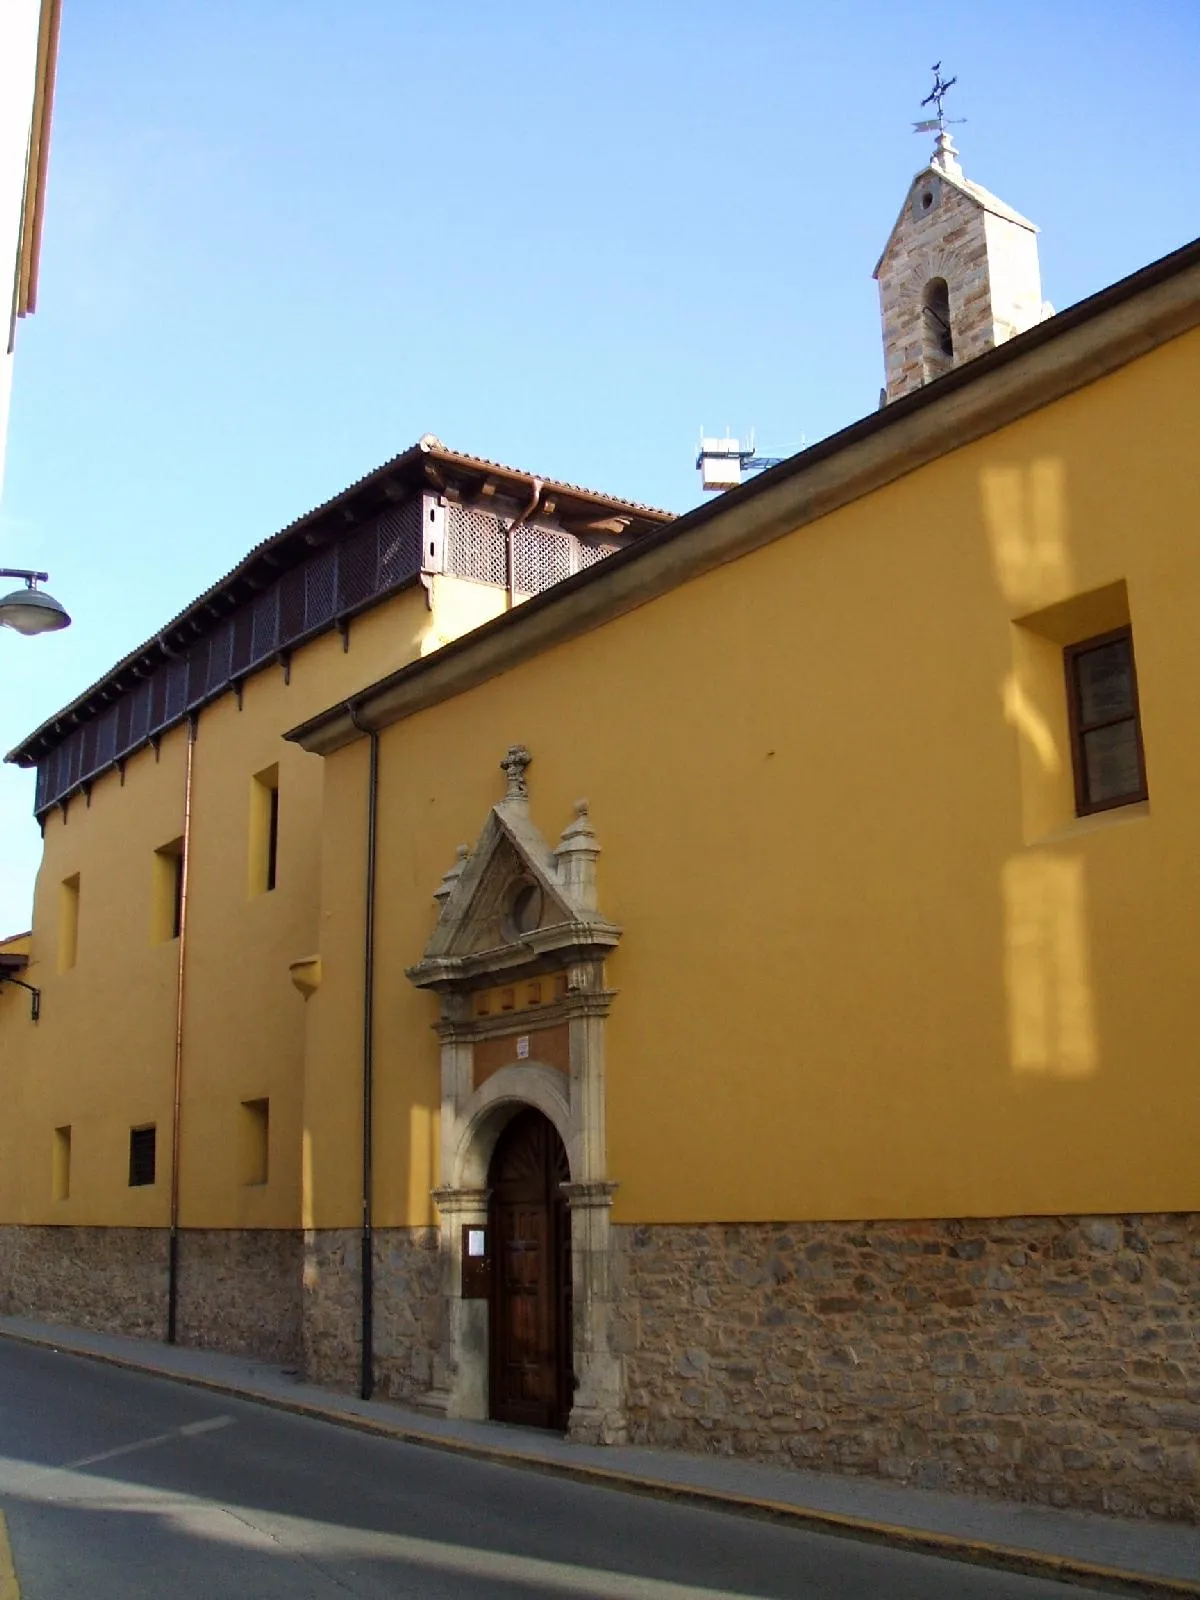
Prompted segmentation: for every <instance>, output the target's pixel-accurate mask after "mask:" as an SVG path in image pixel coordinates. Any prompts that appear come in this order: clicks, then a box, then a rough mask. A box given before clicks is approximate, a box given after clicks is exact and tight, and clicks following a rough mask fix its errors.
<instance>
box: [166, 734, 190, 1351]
mask: <svg viewBox="0 0 1200 1600" xmlns="http://www.w3.org/2000/svg"><path fill="white" fill-rule="evenodd" d="M195 748H196V718H195V717H194V716H192V717H189V718H188V741H187V763H186V766H185V768H184V778H183V846H182V850H181V854H180V862H179V962H178V976H177V978H176V983H175V1083H174V1089H173V1093H172V1099H171V1223H170V1230H169V1232H168V1234H167V1343H168V1344H174V1343H175V1329H176V1322H177V1320H178V1316H177V1314H178V1310H179V1124H180V1104H181V1101H182V1097H183V999H184V972H185V961H186V958H187V919H188V872H189V869H190V867H191V858H192V851H191V844H192V763H193V755H194V752H195Z"/></svg>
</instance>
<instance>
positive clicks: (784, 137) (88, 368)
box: [0, 0, 1200, 932]
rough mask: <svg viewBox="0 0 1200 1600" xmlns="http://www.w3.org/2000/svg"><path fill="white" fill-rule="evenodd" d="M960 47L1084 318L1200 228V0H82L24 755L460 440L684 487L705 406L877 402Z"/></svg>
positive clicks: (19, 894) (49, 238)
mask: <svg viewBox="0 0 1200 1600" xmlns="http://www.w3.org/2000/svg"><path fill="white" fill-rule="evenodd" d="M939 57H940V58H941V60H942V61H943V63H944V70H945V71H946V72H947V73H953V74H957V76H958V79H959V83H958V86H957V88H956V89H955V90H954V91H953V92H952V95H951V97H950V105H949V107H948V109H949V110H950V111H952V113H953V114H954V115H955V116H965V117H967V118H968V121H967V123H966V124H965V125H964V126H962V127H960V128H957V129H955V130H954V131H955V135H956V138H957V141H958V144H959V148H960V151H961V153H962V161H963V166H964V170H965V171H966V173H967V175H968V176H969V177H972V178H974V179H975V180H976V181H977V182H980V183H982V184H984V185H985V186H986V187H988V188H990V189H992V190H993V191H995V192H996V193H997V194H999V195H1000V196H1001V197H1002V198H1003V199H1005V200H1007V201H1008V202H1009V203H1010V204H1011V205H1013V206H1015V207H1016V208H1017V209H1018V210H1020V211H1022V212H1023V213H1024V214H1025V215H1026V216H1029V217H1031V218H1032V219H1033V220H1034V221H1035V222H1037V223H1038V224H1039V225H1040V227H1041V228H1042V236H1041V252H1042V276H1043V291H1044V293H1045V294H1046V296H1047V297H1048V298H1049V299H1050V300H1051V301H1052V302H1053V304H1054V305H1055V306H1056V307H1057V308H1059V309H1062V308H1063V307H1065V306H1067V305H1070V304H1071V303H1072V302H1074V301H1076V300H1079V299H1082V298H1083V297H1085V296H1086V295H1088V294H1091V293H1093V292H1094V291H1095V290H1097V289H1100V288H1102V287H1103V286H1104V285H1105V284H1107V283H1110V282H1112V281H1113V280H1114V279H1116V278H1119V277H1122V276H1124V275H1125V274H1126V273H1129V272H1131V271H1134V270H1135V269H1136V268H1138V267H1139V266H1141V265H1143V264H1144V263H1146V262H1147V261H1150V260H1152V259H1154V258H1155V257H1157V256H1160V255H1163V254H1165V253H1166V252H1167V251H1169V250H1172V249H1174V248H1176V247H1177V246H1178V245H1180V244H1183V243H1185V242H1186V241H1187V240H1188V239H1190V238H1192V237H1194V236H1195V235H1196V234H1197V233H1198V232H1200V226H1198V215H1200V205H1198V202H1200V166H1198V165H1197V160H1196V152H1197V150H1200V96H1197V94H1196V91H1195V83H1196V76H1197V68H1198V66H1200V5H1197V4H1196V3H1195V0H1147V3H1146V4H1144V5H1143V6H1142V7H1140V8H1139V9H1138V11H1137V12H1136V18H1135V13H1134V11H1133V10H1132V8H1130V7H1129V6H1128V4H1126V3H1122V4H1119V5H1118V4H1116V3H1112V0H1089V3H1086V4H1085V3H1083V0H1058V3H1056V4H1054V5H1050V6H1047V5H1046V4H1044V0H1043V3H1039V4H1032V3H1029V4H1026V3H1023V0H1007V3H1006V4H1004V5H1002V6H1001V5H992V4H972V5H967V6H957V7H950V6H944V7H930V6H928V5H915V4H906V3H903V0H891V3H887V4H884V3H876V0H846V3H843V4H830V3H826V4H820V5H818V4H810V3H802V0H792V3H791V4H784V3H778V0H741V3H740V4H736V5H730V4H728V3H725V4H721V5H717V4H711V3H708V0H689V3H687V4H684V3H683V0H657V3H656V4H654V5H651V6H647V5H645V4H644V3H639V4H634V3H632V0H609V3H608V4H606V5H604V6H601V7H596V6H587V7H584V6H581V5H575V4H572V3H569V0H568V3H563V0H559V3H558V4H550V3H548V0H510V3H508V4H505V5H498V4H484V3H483V0H439V3H438V4H436V5H431V4H428V3H425V4H420V5H417V4H412V3H410V0H342V3H341V4H339V5H337V6H333V5H330V4H328V0H321V3H317V0H288V3H287V4H286V5H285V4H284V3H283V0H237V3H234V0H104V3H103V4H102V3H100V0H65V4H64V18H63V31H62V53H61V63H60V71H59V81H58V90H57V101H56V108H55V121H54V132H53V143H52V149H51V161H50V182H49V195H48V209H47V217H46V231H45V239H44V250H43V265H42V278H41V285H40V294H39V308H38V312H37V314H36V316H34V317H32V318H29V319H27V320H26V321H25V322H24V323H22V324H21V327H20V333H19V337H18V347H17V369H16V382H15V389H14V396H13V413H12V424H11V431H10V436H9V459H8V472H7V480H6V483H5V487H4V498H3V502H2V505H0V561H3V562H4V563H5V564H8V565H40V566H45V567H47V568H48V569H49V570H50V572H51V574H52V582H51V585H50V587H51V589H52V590H53V592H54V593H55V594H56V595H57V596H58V597H59V598H60V599H61V600H62V601H63V602H64V603H65V604H66V605H67V606H68V608H69V609H70V610H71V611H72V613H73V615H74V617H75V624H74V626H73V627H72V628H70V629H69V630H68V631H67V632H66V633H63V634H61V635H56V636H53V637H45V638H41V639H36V640H24V639H20V638H18V636H17V635H15V634H12V633H10V632H8V631H7V630H5V631H4V632H3V633H0V658H2V663H3V682H4V685H5V689H6V692H5V694H4V695H3V697H0V744H2V746H3V748H4V749H9V748H11V746H12V745H13V744H14V743H16V742H17V741H18V740H19V739H20V738H21V736H22V735H23V734H25V733H26V732H28V731H29V730H30V729H31V728H32V727H33V726H35V725H36V724H37V723H38V722H39V721H41V720H42V719H43V717H45V716H47V715H48V714H50V713H51V712H53V711H54V710H55V709H57V707H58V706H60V705H62V704H63V703H64V702H66V701H67V700H69V699H71V698H72V697H73V696H74V695H75V694H76V693H78V692H79V690H80V689H82V688H84V687H85V686H86V685H87V684H89V683H91V682H92V681H93V680H94V679H95V678H97V677H98V676H100V675H101V674H102V673H103V672H104V670H105V669H106V668H107V667H108V666H110V665H111V664H112V662H113V661H115V660H116V659H117V658H118V657H120V656H121V655H123V654H124V653H125V652H126V651H127V650H129V649H130V648H132V647H133V646H134V645H136V644H137V643H139V642H140V641H141V640H142V639H144V638H145V637H146V636H147V635H148V634H150V633H151V632H152V631H154V629H155V628H157V627H158V626H159V625H160V624H161V623H162V622H163V621H165V620H166V619H167V618H168V617H170V616H171V615H172V614H173V613H175V612H176V611H178V610H179V609H180V608H181V607H182V606H183V605H185V604H186V603H187V601H188V600H190V599H191V598H192V597H193V596H194V595H195V594H196V593H198V592H199V591H200V590H201V589H202V588H204V587H206V586H207V585H208V584H209V583H210V582H212V581H213V580H214V579H215V578H216V577H218V576H219V575H220V574H221V573H222V572H223V571H225V570H226V569H227V568H229V567H230V566H232V565H233V564H234V562H235V561H237V560H238V559H239V558H240V557H241V556H242V555H243V554H244V553H245V551H246V550H247V549H248V548H249V547H250V546H251V545H252V544H254V543H256V542H257V541H258V540H260V539H262V538H264V537H266V536H267V535H268V534H270V533H272V532H273V531H274V530H275V529H276V528H278V527H280V526H282V525H283V524H284V523H286V522H288V521H290V520H291V519H292V518H293V517H295V516H297V515H298V514H299V513H301V512H303V511H304V510H306V509H307V508H309V507H310V506H312V505H314V504H316V503H318V502H319V501H321V500H324V499H326V498H328V497H329V496H330V495H332V494H335V493H336V492H337V491H338V490H339V489H341V488H342V487H344V485H345V484H347V483H348V482H349V481H351V480H352V479H354V478H356V477H358V476H360V475H361V474H362V473H363V472H365V471H368V470H369V469H370V468H371V467H373V466H375V465H377V464H378V463H379V462H380V461H382V460H384V459H385V458H386V457H388V456H390V455H392V454H394V453H395V452H396V451H398V450H399V449H402V448H404V447H405V446H406V445H408V444H410V443H412V442H413V441H414V440H415V439H417V438H418V437H419V436H420V435H421V434H422V433H425V432H432V433H436V434H437V435H438V436H439V437H440V438H442V439H443V440H444V441H445V442H446V443H447V444H449V445H451V446H452V447H454V448H456V449H461V450H467V451H471V452H474V453H477V454H481V455H487V456H491V457H493V458H495V459H498V460H501V461H506V462H510V463H513V464H515V465H518V466H521V467H524V468H527V469H529V470H531V471H536V472H539V473H541V474H543V475H545V476H552V477H557V478H565V479H569V480H571V481H573V482H578V483H583V484H588V485H590V486H592V487H595V488H600V489H604V490H607V491H608V492H610V493H614V494H621V495H627V496H629V497H630V498H632V499H638V500H644V501H649V502H651V503H653V504H657V505H664V506H668V507H670V508H672V509H676V510H684V509H686V508H687V507H689V506H690V505H693V504H694V503H695V502H696V501H697V499H698V498H699V497H700V491H699V488H698V485H697V479H696V474H695V471H694V467H693V461H694V456H695V446H696V438H697V434H698V432H699V429H700V426H701V424H704V425H705V427H706V428H707V429H708V430H709V431H721V430H722V429H723V428H724V427H725V425H726V424H727V423H728V424H729V425H731V426H732V428H733V430H734V431H735V432H737V431H739V430H742V431H744V430H746V429H748V428H749V427H751V426H753V427H755V428H756V429H757V436H758V442H759V445H760V447H762V448H763V449H765V450H767V451H769V452H770V453H772V454H781V455H782V454H788V453H790V452H791V451H793V450H795V449H796V448H798V447H799V445H800V442H801V440H802V439H807V441H808V442H810V443H811V442H813V441H814V440H816V439H818V438H821V437H822V436H824V435H825V434H828V433H830V432H833V431H835V430H836V429H838V428H840V427H842V426H844V425H845V424H847V423H849V422H852V421H853V420H855V419H856V418H857V417H859V416H862V415H864V414H865V413H866V412H868V411H871V410H873V409H874V407H875V404H876V402H877V398H878V393H879V385H880V381H881V365H882V363H881V355H880V341H879V323H878V314H877V302H876V292H875V286H874V284H873V282H872V281H871V271H872V268H873V266H874V264H875V261H876V259H877V257H878V254H879V251H880V249H881V248H882V246H883V243H884V241H885V239H886V237H887V234H888V231H889V229H890V227H891V224H892V222H893V220H894V218H895V215H896V212H897V210H898V208H899V205H900V203H901V201H902V200H903V197H904V194H905V191H906V188H907V185H908V182H909V179H910V178H911V176H912V174H913V173H914V172H916V171H917V170H918V169H919V168H920V167H921V166H922V165H924V163H925V161H926V159H927V157H928V155H929V152H930V148H931V144H930V141H929V140H928V139H927V138H926V137H924V136H916V135H914V134H912V133H911V132H910V123H911V121H912V120H913V119H915V118H917V117H919V116H920V115H922V113H921V111H920V108H919V102H920V100H921V98H922V96H923V95H924V94H925V93H926V92H927V90H928V87H929V82H930V75H929V66H930V63H931V62H933V61H934V60H935V59H937V58H939ZM32 797H33V781H32V777H31V776H30V775H27V774H23V773H19V772H17V771H15V770H14V769H12V768H5V769H3V771H2V772H0V932H4V931H12V930H15V929H17V928H20V927H22V926H26V925H27V924H28V917H29V906H30V899H31V893H32V886H33V877H34V873H35V871H36V866H37V858H38V850H39V839H38V833H37V829H36V826H35V825H34V824H33V822H32V821H31V819H30V808H31V805H32Z"/></svg>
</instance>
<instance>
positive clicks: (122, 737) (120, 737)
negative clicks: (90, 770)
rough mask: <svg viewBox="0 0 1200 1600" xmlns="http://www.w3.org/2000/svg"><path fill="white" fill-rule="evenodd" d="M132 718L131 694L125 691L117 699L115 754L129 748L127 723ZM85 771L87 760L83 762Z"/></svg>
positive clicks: (122, 752)
mask: <svg viewBox="0 0 1200 1600" xmlns="http://www.w3.org/2000/svg"><path fill="white" fill-rule="evenodd" d="M132 720H133V696H132V695H131V694H130V693H129V692H128V691H126V693H125V694H123V695H122V696H121V698H120V699H119V700H118V701H117V754H118V755H119V756H123V755H124V754H125V752H126V750H128V749H129V725H130V723H131V721H132ZM84 771H85V773H86V771H87V762H86V760H85V762H84Z"/></svg>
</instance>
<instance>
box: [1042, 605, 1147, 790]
mask: <svg viewBox="0 0 1200 1600" xmlns="http://www.w3.org/2000/svg"><path fill="white" fill-rule="evenodd" d="M1063 654H1064V660H1065V664H1066V670H1067V704H1068V710H1069V713H1070V725H1071V757H1072V762H1073V765H1074V769H1075V811H1076V814H1077V815H1078V816H1081V817H1084V816H1088V815H1090V814H1091V813H1092V812H1095V811H1108V810H1111V809H1112V808H1113V807H1114V806H1127V805H1131V804H1133V802H1134V801H1137V800H1145V799H1146V763H1145V758H1144V756H1143V753H1142V728H1141V721H1140V718H1139V716H1138V698H1137V674H1136V672H1135V670H1134V664H1133V634H1132V631H1131V629H1129V628H1128V627H1125V628H1116V629H1114V630H1113V631H1112V632H1111V633H1101V634H1097V635H1096V637H1095V638H1092V639H1084V640H1083V641H1082V642H1081V643H1079V644H1072V645H1068V646H1067V648H1066V650H1065V651H1064V653H1063Z"/></svg>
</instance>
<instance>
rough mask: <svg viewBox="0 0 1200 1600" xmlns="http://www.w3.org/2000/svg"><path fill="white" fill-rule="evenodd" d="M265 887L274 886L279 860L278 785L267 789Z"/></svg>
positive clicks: (271, 887) (270, 887) (269, 888)
mask: <svg viewBox="0 0 1200 1600" xmlns="http://www.w3.org/2000/svg"><path fill="white" fill-rule="evenodd" d="M267 805H268V808H269V809H268V812H267V889H268V890H271V889H273V888H274V887H275V870H276V867H277V865H278V862H279V787H278V785H276V787H275V788H273V789H270V790H268V791H267Z"/></svg>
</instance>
